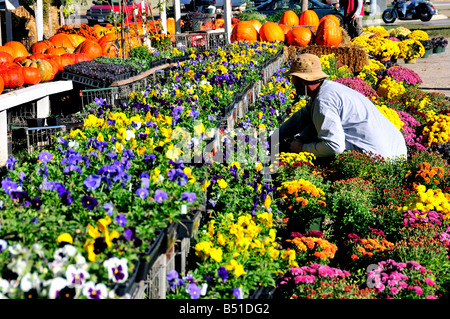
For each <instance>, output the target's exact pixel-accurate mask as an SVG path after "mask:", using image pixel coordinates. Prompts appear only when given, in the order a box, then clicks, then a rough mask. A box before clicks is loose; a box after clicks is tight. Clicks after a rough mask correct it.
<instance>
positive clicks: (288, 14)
mask: <svg viewBox="0 0 450 319" xmlns="http://www.w3.org/2000/svg"><path fill="white" fill-rule="evenodd" d="M278 23H279V24H286V25H288V26H290V27H292V26H294V25H299V23H300V18H299V17H298V15H297V13H295V12H294V11H292V10H287V11H284V12H283V14H282V15H281V18H280V21H279V22H278Z"/></svg>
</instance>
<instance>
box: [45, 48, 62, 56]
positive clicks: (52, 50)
mask: <svg viewBox="0 0 450 319" xmlns="http://www.w3.org/2000/svg"><path fill="white" fill-rule="evenodd" d="M64 53H67V51H66V50H65V49H64V48H48V49H47V50H45V52H44V54H51V55H62V54H64Z"/></svg>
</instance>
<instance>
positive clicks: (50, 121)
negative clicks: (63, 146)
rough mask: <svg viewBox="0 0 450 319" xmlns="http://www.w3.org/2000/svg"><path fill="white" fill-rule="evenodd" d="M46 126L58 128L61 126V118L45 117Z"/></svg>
mask: <svg viewBox="0 0 450 319" xmlns="http://www.w3.org/2000/svg"><path fill="white" fill-rule="evenodd" d="M46 121H47V126H59V125H61V118H60V117H59V116H57V117H47V119H46Z"/></svg>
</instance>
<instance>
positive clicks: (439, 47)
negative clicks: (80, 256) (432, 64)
mask: <svg viewBox="0 0 450 319" xmlns="http://www.w3.org/2000/svg"><path fill="white" fill-rule="evenodd" d="M431 41H433V43H434V47H433V53H442V52H444V51H445V48H446V47H447V44H448V40H447V39H445V38H444V37H436V38H432V39H431Z"/></svg>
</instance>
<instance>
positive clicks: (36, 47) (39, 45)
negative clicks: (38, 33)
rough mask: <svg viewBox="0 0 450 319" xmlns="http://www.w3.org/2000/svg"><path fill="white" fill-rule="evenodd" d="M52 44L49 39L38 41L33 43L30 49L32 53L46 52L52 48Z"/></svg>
mask: <svg viewBox="0 0 450 319" xmlns="http://www.w3.org/2000/svg"><path fill="white" fill-rule="evenodd" d="M51 46H52V44H51V43H50V41H48V40H42V41H38V42H36V43H33V44H32V45H31V48H30V51H31V53H44V52H45V51H46V50H47V49H48V48H50V47H51Z"/></svg>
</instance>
